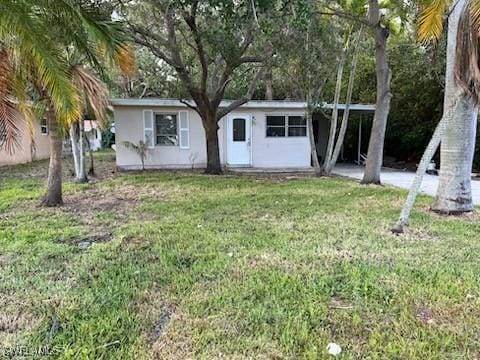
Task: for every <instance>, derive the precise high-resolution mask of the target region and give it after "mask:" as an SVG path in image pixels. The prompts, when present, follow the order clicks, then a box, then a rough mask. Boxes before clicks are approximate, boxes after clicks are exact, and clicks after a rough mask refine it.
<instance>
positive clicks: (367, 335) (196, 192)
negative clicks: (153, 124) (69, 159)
mask: <svg viewBox="0 0 480 360" xmlns="http://www.w3.org/2000/svg"><path fill="white" fill-rule="evenodd" d="M97 160H98V161H97V164H98V167H99V168H98V170H97V171H98V173H99V174H101V175H102V176H101V177H100V178H98V179H95V180H94V181H93V182H92V183H90V184H85V185H79V184H73V183H71V182H66V184H65V196H64V198H65V199H64V200H65V202H66V205H65V206H64V207H62V208H57V209H51V208H49V209H44V208H40V207H38V206H37V204H38V203H39V198H40V196H41V194H42V193H43V191H44V184H45V172H46V163H45V162H39V163H35V164H32V165H25V166H18V167H14V168H9V169H5V168H2V169H0V349H2V348H3V349H4V350H5V349H11V348H12V347H15V346H19V345H26V347H27V350H32V349H34V348H35V347H39V346H48V348H49V354H50V357H51V358H61V359H143V358H147V359H148V358H154V359H184V358H194V359H215V358H224V359H225V358H228V359H244V358H250V359H298V358H305V359H323V358H325V359H327V358H331V356H330V355H328V354H327V351H326V346H327V344H328V343H329V342H335V343H337V344H339V345H340V346H341V347H342V350H343V351H342V353H341V355H340V356H339V357H338V358H340V359H359V358H368V359H446V358H448V359H474V358H478V357H480V235H479V234H480V224H479V222H478V217H477V215H472V216H466V217H460V218H445V217H440V216H437V215H434V214H431V213H429V212H428V211H427V210H428V205H429V203H430V199H428V198H426V197H421V198H420V201H419V203H418V204H417V207H416V211H415V212H414V214H413V218H412V225H411V226H410V228H409V230H408V233H407V234H405V235H403V236H400V237H398V236H394V235H392V234H390V233H389V231H388V229H389V227H390V226H391V225H392V223H393V222H394V221H395V220H396V218H397V216H398V214H399V211H400V207H401V205H402V201H403V200H404V198H405V195H406V192H405V191H402V190H397V189H392V188H388V187H375V186H372V187H365V186H361V185H358V184H356V183H355V182H353V181H349V180H346V179H339V178H335V179H316V178H281V177H264V178H258V177H257V178H255V177H246V176H244V177H242V176H222V177H214V176H206V175H203V174H201V173H187V172H184V173H182V172H146V173H143V174H142V173H119V174H117V173H112V170H113V169H114V165H113V162H112V161H113V155H112V154H110V153H104V154H100V155H99V156H98V159H97ZM68 168H69V166H66V172H68ZM0 357H1V352H0ZM34 358H35V357H34ZM37 358H38V357H37Z"/></svg>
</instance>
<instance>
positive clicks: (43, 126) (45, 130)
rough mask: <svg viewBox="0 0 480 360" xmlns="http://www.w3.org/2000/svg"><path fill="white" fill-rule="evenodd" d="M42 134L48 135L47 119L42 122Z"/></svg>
mask: <svg viewBox="0 0 480 360" xmlns="http://www.w3.org/2000/svg"><path fill="white" fill-rule="evenodd" d="M40 132H41V133H42V134H43V135H48V125H47V119H46V118H43V119H42V120H41V121H40Z"/></svg>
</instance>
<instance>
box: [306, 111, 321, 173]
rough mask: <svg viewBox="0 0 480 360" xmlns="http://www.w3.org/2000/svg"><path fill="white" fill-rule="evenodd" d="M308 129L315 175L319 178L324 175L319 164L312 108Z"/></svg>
mask: <svg viewBox="0 0 480 360" xmlns="http://www.w3.org/2000/svg"><path fill="white" fill-rule="evenodd" d="M307 128H308V129H307V131H308V139H309V140H310V152H311V155H312V163H313V168H314V170H315V175H317V176H319V175H321V173H322V169H321V168H320V163H319V162H318V154H317V145H316V144H315V135H314V134H313V114H312V110H311V109H310V108H309V109H308V110H307Z"/></svg>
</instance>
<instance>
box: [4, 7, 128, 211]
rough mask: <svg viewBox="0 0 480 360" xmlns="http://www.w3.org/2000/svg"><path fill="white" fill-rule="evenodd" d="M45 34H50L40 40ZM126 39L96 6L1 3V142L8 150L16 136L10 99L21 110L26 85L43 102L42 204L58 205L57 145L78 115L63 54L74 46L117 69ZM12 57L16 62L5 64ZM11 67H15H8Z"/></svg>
mask: <svg viewBox="0 0 480 360" xmlns="http://www.w3.org/2000/svg"><path fill="white" fill-rule="evenodd" d="M45 34H49V35H50V36H45ZM124 40H125V36H124V33H123V31H122V29H121V28H120V26H119V24H117V23H114V22H112V21H111V20H109V19H108V17H107V16H106V15H104V14H102V12H101V11H99V9H98V8H96V7H93V5H89V4H87V3H85V2H81V3H80V2H78V1H75V0H57V1H49V0H24V1H15V0H2V2H1V4H0V46H1V50H2V53H3V52H4V53H5V55H4V57H3V58H1V59H0V60H3V66H2V67H0V71H3V72H4V74H2V75H1V78H2V79H5V80H6V82H5V83H4V86H3V88H2V89H1V91H2V93H1V94H0V96H1V97H0V102H1V103H2V105H1V106H0V130H1V131H2V133H3V134H2V135H4V136H2V138H4V139H5V140H4V144H0V145H3V146H6V147H7V148H9V149H10V150H12V151H13V149H14V147H15V141H16V140H15V139H16V138H17V136H18V132H17V131H16V128H15V125H14V124H15V121H16V120H15V119H14V118H13V116H12V113H13V111H12V110H11V108H12V106H11V105H9V103H11V99H12V98H13V99H15V102H16V103H18V106H16V109H17V110H20V111H21V112H23V111H22V110H23V109H25V106H24V104H25V102H26V98H27V96H26V94H27V89H28V87H29V86H30V85H31V86H32V87H33V88H34V89H35V90H36V92H37V93H38V95H39V97H40V101H41V102H44V103H46V118H47V125H48V127H49V134H50V164H49V172H48V181H47V192H46V194H45V196H44V199H43V204H44V205H46V206H56V205H60V204H62V202H63V201H62V176H61V174H62V168H61V156H62V141H63V135H64V129H65V127H67V126H68V125H69V124H71V123H73V122H76V121H78V119H80V118H81V116H82V104H83V102H82V100H81V97H80V94H79V89H78V87H77V88H76V86H75V83H74V82H73V81H71V80H72V79H71V78H70V76H69V73H68V68H67V65H66V61H65V56H64V55H65V51H68V50H69V49H71V48H73V49H75V51H78V52H80V53H82V54H83V55H84V56H85V58H86V59H87V61H88V62H89V63H90V64H91V65H92V66H95V67H102V63H101V62H102V60H104V59H114V60H116V61H117V63H118V64H119V65H120V67H129V66H130V65H131V61H130V58H129V57H128V56H126V55H127V54H128V52H127V51H125V49H126V48H125V46H124ZM11 58H15V60H16V61H13V60H10V59H11ZM12 64H14V65H12Z"/></svg>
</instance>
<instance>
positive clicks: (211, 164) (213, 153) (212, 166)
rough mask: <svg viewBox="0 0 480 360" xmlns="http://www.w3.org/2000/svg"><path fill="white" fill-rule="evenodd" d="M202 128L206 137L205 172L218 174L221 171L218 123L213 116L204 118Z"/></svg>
mask: <svg viewBox="0 0 480 360" xmlns="http://www.w3.org/2000/svg"><path fill="white" fill-rule="evenodd" d="M204 128H205V133H206V138H207V169H206V170H205V172H206V173H207V174H212V175H219V174H221V173H222V165H221V163H220V147H219V144H218V123H217V121H216V119H215V117H214V118H212V119H207V120H204Z"/></svg>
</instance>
